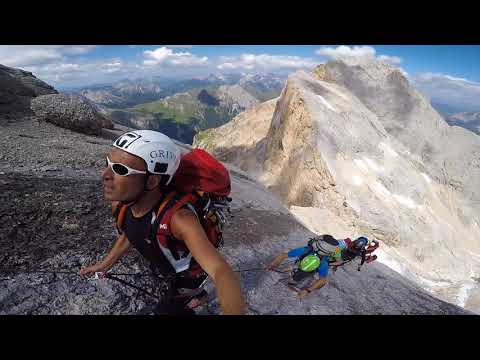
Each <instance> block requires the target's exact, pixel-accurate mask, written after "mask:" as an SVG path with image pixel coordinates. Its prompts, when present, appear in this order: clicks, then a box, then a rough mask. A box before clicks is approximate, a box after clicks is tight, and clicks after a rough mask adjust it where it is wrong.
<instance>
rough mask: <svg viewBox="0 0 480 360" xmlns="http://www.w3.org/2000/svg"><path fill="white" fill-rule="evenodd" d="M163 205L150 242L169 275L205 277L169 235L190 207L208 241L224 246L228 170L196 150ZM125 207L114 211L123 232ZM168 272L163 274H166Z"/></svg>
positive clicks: (184, 162)
mask: <svg viewBox="0 0 480 360" xmlns="http://www.w3.org/2000/svg"><path fill="white" fill-rule="evenodd" d="M168 190H169V191H168V193H167V195H166V196H165V198H164V200H163V201H162V203H161V204H160V207H159V208H158V210H157V212H156V214H155V221H154V222H153V225H152V228H151V236H150V240H151V241H155V242H156V243H157V244H158V246H159V249H160V250H161V252H162V253H163V255H164V256H163V257H164V258H165V259H166V260H167V261H168V263H169V264H170V267H169V269H168V272H170V273H173V272H175V273H177V274H179V273H181V274H182V275H184V276H187V277H189V278H192V277H199V276H202V275H204V274H205V272H204V271H203V269H202V268H201V267H200V265H198V264H197V263H196V261H195V260H194V259H193V257H192V256H191V254H190V252H189V250H188V248H187V247H186V245H185V244H184V243H183V242H180V241H176V240H174V239H173V236H172V234H171V232H170V220H171V218H172V216H173V214H174V213H175V211H176V210H178V209H180V208H181V207H183V206H185V205H186V204H190V206H193V207H194V209H195V212H196V213H197V215H198V218H199V221H200V224H201V225H202V227H203V229H204V231H205V233H206V235H207V237H208V240H209V241H210V242H211V243H212V244H213V245H214V246H215V247H216V248H218V247H220V246H221V245H223V237H222V230H223V225H224V224H225V223H226V222H227V219H226V214H225V211H228V212H230V208H229V202H230V201H231V200H232V199H231V198H229V197H228V195H229V194H230V191H231V184H230V176H229V173H228V170H227V169H226V168H225V167H224V166H223V165H222V164H221V163H220V162H219V161H217V160H216V159H215V158H214V157H213V156H211V155H210V154H209V153H207V152H206V151H204V150H202V149H193V150H192V151H190V152H189V153H187V154H185V155H184V156H182V158H181V160H180V165H179V168H178V170H177V172H176V173H175V175H174V177H173V179H172V181H171V183H170V185H169V187H168ZM129 205H130V204H126V205H125V204H122V205H120V206H118V207H117V209H116V211H115V215H114V216H115V218H116V225H117V229H118V231H119V232H121V228H122V224H123V221H124V218H125V214H126V210H127V208H128V207H129ZM165 272H167V271H164V273H165Z"/></svg>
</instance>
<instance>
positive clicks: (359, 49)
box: [315, 45, 376, 59]
mask: <svg viewBox="0 0 480 360" xmlns="http://www.w3.org/2000/svg"><path fill="white" fill-rule="evenodd" d="M315 53H316V54H318V55H321V56H326V57H329V58H332V59H344V58H356V57H374V56H375V53H376V51H375V49H374V48H373V47H371V46H354V47H350V46H345V45H341V46H338V47H336V48H331V47H323V48H321V49H318V50H317V51H315Z"/></svg>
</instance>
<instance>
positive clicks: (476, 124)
mask: <svg viewBox="0 0 480 360" xmlns="http://www.w3.org/2000/svg"><path fill="white" fill-rule="evenodd" d="M432 106H433V108H434V109H435V110H437V111H438V112H439V113H440V115H442V116H443V118H444V119H445V120H446V121H447V123H448V124H449V125H455V126H460V127H463V128H464V129H467V130H470V131H472V132H474V133H475V134H477V135H480V110H479V111H468V109H461V108H458V107H454V106H450V105H446V104H439V103H435V102H433V101H432Z"/></svg>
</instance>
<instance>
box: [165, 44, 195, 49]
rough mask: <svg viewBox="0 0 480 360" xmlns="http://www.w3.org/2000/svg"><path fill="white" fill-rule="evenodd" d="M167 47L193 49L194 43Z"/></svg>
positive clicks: (168, 46)
mask: <svg viewBox="0 0 480 360" xmlns="http://www.w3.org/2000/svg"><path fill="white" fill-rule="evenodd" d="M165 47H167V48H170V49H191V48H192V47H193V45H165Z"/></svg>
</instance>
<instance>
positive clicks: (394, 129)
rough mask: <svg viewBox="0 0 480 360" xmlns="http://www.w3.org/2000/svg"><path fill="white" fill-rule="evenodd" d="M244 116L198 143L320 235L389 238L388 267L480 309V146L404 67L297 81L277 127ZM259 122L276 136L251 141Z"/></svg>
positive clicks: (345, 70) (337, 68) (375, 66)
mask: <svg viewBox="0 0 480 360" xmlns="http://www.w3.org/2000/svg"><path fill="white" fill-rule="evenodd" d="M262 106H263V105H262ZM258 109H260V107H259V108H258ZM245 115H246V116H244V117H243V118H240V117H238V118H237V119H235V120H234V121H232V122H231V123H229V124H226V125H224V126H223V127H220V128H218V129H214V130H212V131H211V132H209V133H208V136H204V135H203V134H200V135H199V138H198V140H197V141H195V142H194V144H195V145H199V146H206V147H207V148H209V149H210V150H212V151H213V152H214V153H215V154H217V155H218V156H220V157H221V158H222V159H225V160H228V161H231V162H232V163H233V164H235V165H237V166H239V167H241V168H242V169H244V170H245V171H247V172H249V173H250V174H251V175H252V176H255V177H256V178H257V179H259V180H260V181H261V182H262V183H263V184H264V185H265V186H267V187H268V188H269V189H270V190H271V191H273V192H274V193H275V194H276V195H277V196H278V197H279V198H280V199H281V200H282V202H284V203H285V204H286V205H287V206H288V207H289V208H290V210H291V211H292V212H293V213H294V214H296V216H297V217H298V218H299V219H300V220H301V221H302V223H303V224H305V225H306V226H307V227H308V228H309V229H310V230H312V231H315V232H322V229H323V231H324V230H325V229H326V228H329V229H331V230H332V233H333V234H334V235H335V236H338V237H346V236H358V235H361V234H364V235H367V236H370V237H371V238H374V239H378V240H380V241H381V242H382V248H383V250H382V251H381V254H382V256H381V259H383V262H385V263H389V265H390V266H391V267H392V268H394V269H396V270H397V271H399V272H400V273H402V274H403V275H405V276H407V277H408V278H409V279H411V280H413V281H415V282H417V283H418V284H419V285H421V286H422V287H424V288H426V289H428V290H429V291H431V292H432V293H434V294H435V295H436V296H439V297H441V298H443V299H445V300H448V301H450V302H452V303H457V304H460V305H462V306H467V307H468V308H471V309H475V310H476V311H480V303H479V302H478V298H477V297H478V294H477V291H478V290H476V278H477V277H478V275H477V274H478V272H479V270H480V263H479V262H478V260H479V257H480V243H479V242H478V239H479V238H480V218H479V214H480V208H479V205H480V202H479V197H480V192H479V191H478V189H479V188H480V186H479V185H480V184H479V182H480V138H479V137H478V136H476V135H474V134H472V133H471V132H468V131H466V130H464V129H461V128H458V127H450V126H449V125H448V124H447V123H446V122H445V121H444V120H443V119H442V117H441V116H440V115H439V114H438V113H436V112H435V111H434V110H433V109H432V107H431V106H430V104H429V102H428V101H427V100H426V99H425V98H424V97H423V96H422V95H420V93H418V92H417V91H416V90H415V89H414V88H413V87H411V86H410V85H409V83H408V81H407V80H406V79H405V78H404V77H403V75H402V74H401V72H400V71H399V70H397V69H395V68H394V67H392V66H390V65H387V64H384V63H381V62H367V63H364V64H355V65H347V64H345V63H342V62H340V61H335V62H329V63H327V64H326V65H323V66H320V67H319V68H317V69H316V72H315V74H308V73H305V72H298V73H295V74H293V75H291V76H290V77H289V79H288V81H287V84H286V86H285V88H284V89H283V92H282V94H281V96H280V98H279V100H278V101H277V104H276V107H275V110H274V112H273V114H272V116H271V117H270V118H269V116H268V112H267V113H266V114H263V115H261V116H258V117H257V116H256V115H255V112H254V111H251V112H250V116H248V115H247V114H245ZM265 115H266V116H265ZM256 122H258V123H262V125H257V126H259V127H261V128H263V129H265V128H268V132H267V133H266V134H265V135H263V134H264V133H263V132H260V133H259V135H258V136H256V137H254V138H250V141H247V138H249V135H247V134H249V133H250V127H251V124H252V123H256ZM239 138H241V139H243V140H238V139H239ZM205 139H207V141H206V140H205ZM229 144H231V145H229ZM467 174H468V175H467ZM332 224H338V225H339V226H340V225H341V226H340V227H339V228H337V229H336V232H333V230H335V226H334V225H332Z"/></svg>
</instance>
